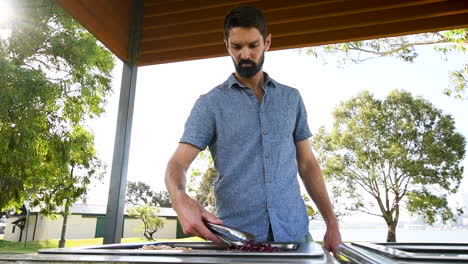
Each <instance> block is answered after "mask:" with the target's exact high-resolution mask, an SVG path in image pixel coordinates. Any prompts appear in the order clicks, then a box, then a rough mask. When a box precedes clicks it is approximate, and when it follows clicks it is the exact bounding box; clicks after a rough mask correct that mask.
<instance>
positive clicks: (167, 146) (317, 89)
mask: <svg viewBox="0 0 468 264" xmlns="http://www.w3.org/2000/svg"><path fill="white" fill-rule="evenodd" d="M273 42H274V36H273ZM417 51H418V53H419V56H418V58H417V59H416V60H415V62H414V63H407V62H403V61H400V60H397V59H392V58H379V59H374V60H369V61H366V62H364V63H362V64H357V65H356V64H349V65H346V66H344V67H343V68H339V67H337V65H336V64H335V63H334V61H335V59H336V58H334V57H333V56H329V57H327V61H328V62H329V63H328V64H327V65H324V64H323V62H322V61H321V60H318V59H315V58H314V57H312V56H309V55H306V54H304V53H300V52H298V50H296V49H293V50H283V51H272V52H267V53H266V55H265V65H264V70H265V71H266V72H268V74H269V75H270V76H271V77H272V78H273V79H275V80H276V81H278V82H280V83H283V84H286V85H289V86H292V87H295V88H297V89H298V90H299V92H300V93H301V95H302V97H303V100H304V103H305V106H306V109H307V113H308V122H309V127H310V129H311V131H312V133H315V132H317V130H318V128H319V127H320V126H325V127H327V128H331V126H332V124H333V117H332V111H333V109H334V107H336V106H337V105H338V104H339V102H340V101H343V100H347V99H350V98H351V97H353V96H356V95H357V94H358V93H359V92H360V91H363V90H368V91H370V92H371V93H372V94H373V95H374V96H375V97H376V98H379V99H384V98H385V97H386V96H387V95H388V94H389V93H390V91H392V90H394V89H402V90H406V91H409V92H411V93H412V94H413V96H421V97H423V98H425V99H427V100H429V101H430V102H432V103H433V104H434V105H435V107H437V108H439V109H441V110H442V112H443V113H444V114H451V115H452V116H453V117H454V119H455V123H456V128H457V131H458V132H460V133H462V134H463V135H464V136H465V137H466V138H467V139H468V119H467V118H466V117H465V116H466V112H467V110H468V101H462V100H456V99H454V98H450V97H447V96H445V95H443V94H442V91H443V90H444V88H445V87H447V85H448V83H449V72H450V71H453V70H456V69H460V68H461V66H462V64H463V63H467V62H468V58H467V57H466V56H462V55H460V54H455V55H452V56H449V57H448V59H447V60H444V59H443V58H442V57H441V55H440V54H438V53H436V52H435V51H433V49H432V48H431V47H419V48H418V49H417ZM121 71H122V64H121V63H120V61H119V62H118V63H117V65H116V67H115V70H114V79H113V87H114V95H113V96H112V97H111V98H110V100H109V103H108V105H107V112H106V113H105V114H104V115H103V116H102V117H101V118H99V119H97V120H93V121H92V122H90V123H89V126H90V128H92V130H93V131H94V134H95V142H96V147H97V150H98V152H99V155H100V157H101V159H102V160H104V162H105V163H107V164H108V175H110V168H111V164H112V150H113V146H114V134H115V126H116V119H117V109H118V95H119V89H120V80H121ZM233 71H234V66H233V64H232V61H231V59H230V58H229V57H220V58H213V59H204V60H195V61H189V62H181V63H170V64H163V65H155V66H145V67H141V68H139V70H138V81H137V88H136V99H135V110H134V119H133V128H132V138H131V146H130V157H129V169H128V180H129V181H143V182H145V183H147V184H149V185H150V186H151V187H152V188H153V189H155V190H164V189H165V186H164V172H165V169H166V164H167V161H168V160H169V158H170V156H171V155H172V153H173V152H174V150H175V148H176V146H177V144H178V140H179V139H180V137H181V135H182V133H183V126H184V123H185V120H186V119H187V117H188V115H189V113H190V110H191V108H192V106H193V104H194V103H195V101H196V99H197V98H198V97H199V96H200V95H201V94H204V93H207V92H208V91H210V90H211V89H212V88H214V87H215V86H217V85H218V84H220V83H222V82H224V81H225V80H226V79H227V78H228V76H229V74H231V73H232V72H233ZM463 164H464V166H465V168H467V169H468V159H465V160H464V163H463ZM467 175H468V173H467V172H466V170H465V178H468V177H466V176H467ZM109 179H110V178H109V176H107V177H106V179H105V181H104V183H102V184H98V185H97V186H96V187H94V188H93V189H92V190H91V191H90V193H89V198H88V203H93V204H105V203H106V201H107V194H108V184H109ZM460 190H461V192H463V191H464V192H468V179H465V180H464V182H463V184H462V187H461V188H460ZM457 199H458V198H457ZM457 199H456V200H457Z"/></svg>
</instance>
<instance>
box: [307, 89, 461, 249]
mask: <svg viewBox="0 0 468 264" xmlns="http://www.w3.org/2000/svg"><path fill="white" fill-rule="evenodd" d="M333 116H334V118H335V122H334V125H333V129H332V131H331V133H327V132H326V131H325V128H324V127H321V128H320V129H319V132H318V133H317V134H316V135H315V137H314V138H313V145H314V148H315V149H316V150H317V152H318V153H319V155H318V157H319V160H320V162H321V164H322V166H323V173H324V175H325V176H326V178H327V179H328V181H329V182H330V183H331V185H332V188H331V190H332V192H333V194H334V196H336V197H341V198H342V199H341V200H343V201H346V202H347V206H348V208H347V209H348V210H352V211H361V212H365V213H368V214H371V215H375V216H380V217H382V218H383V219H384V220H385V222H386V223H387V226H388V233H387V241H389V242H390V241H396V226H397V224H398V220H399V216H400V207H401V206H403V205H404V204H406V207H407V209H408V210H409V211H410V212H411V213H413V214H418V215H420V216H421V217H422V218H423V219H424V220H425V221H426V222H427V223H429V224H433V223H434V222H435V221H442V222H446V221H448V220H450V219H452V218H453V217H454V212H453V210H452V209H451V208H450V207H449V206H448V203H447V196H448V195H450V194H453V193H455V192H457V190H458V188H459V185H460V182H461V180H462V177H463V166H461V162H462V160H463V158H464V155H465V145H466V141H465V138H464V137H463V136H462V135H461V134H460V133H458V132H456V128H455V121H454V120H453V119H452V117H451V116H450V115H444V114H443V113H442V111H441V110H439V109H436V108H435V107H434V106H433V105H432V104H431V103H430V102H428V101H426V100H424V99H422V98H419V97H418V98H414V97H412V95H411V94H410V93H408V92H405V91H397V90H394V91H393V92H391V93H390V94H389V95H388V96H387V98H386V99H385V100H383V101H381V100H378V99H375V98H373V96H372V95H371V94H369V93H368V92H362V93H360V94H359V95H358V96H356V97H354V98H352V99H350V100H348V101H345V102H342V103H341V104H340V105H339V106H338V107H337V108H336V109H335V111H334V112H333Z"/></svg>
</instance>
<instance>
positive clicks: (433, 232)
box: [310, 228, 468, 243]
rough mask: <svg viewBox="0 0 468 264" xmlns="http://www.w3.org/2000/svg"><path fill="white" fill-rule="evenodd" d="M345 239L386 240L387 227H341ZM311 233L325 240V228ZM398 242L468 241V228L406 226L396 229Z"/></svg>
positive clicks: (312, 229) (315, 229) (315, 237)
mask: <svg viewBox="0 0 468 264" xmlns="http://www.w3.org/2000/svg"><path fill="white" fill-rule="evenodd" d="M340 232H341V238H342V239H343V241H373V242H385V241H386V239H387V228H343V229H340ZM310 233H311V234H312V237H313V238H314V239H315V240H323V236H324V234H325V229H323V228H310ZM396 240H397V242H445V243H449V242H453V243H462V242H463V243H468V229H458V230H442V229H432V228H431V229H425V230H411V229H405V228H397V229H396Z"/></svg>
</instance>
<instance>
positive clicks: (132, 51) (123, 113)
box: [103, 0, 143, 244]
mask: <svg viewBox="0 0 468 264" xmlns="http://www.w3.org/2000/svg"><path fill="white" fill-rule="evenodd" d="M142 18H143V0H135V1H134V6H133V14H132V21H131V23H132V24H131V30H130V36H129V58H128V62H124V65H123V72H122V83H121V88H120V99H119V110H118V115H117V127H116V132H115V141H114V155H113V159H112V171H111V180H110V186H109V195H108V199H107V212H106V218H105V225H104V241H103V242H104V244H111V243H120V240H121V238H122V235H123V224H124V213H125V212H124V210H125V192H126V188H127V170H128V158H129V150H130V139H131V132H132V121H133V108H134V103H135V90H136V81H137V72H138V66H137V59H138V54H139V46H140V39H141V28H142Z"/></svg>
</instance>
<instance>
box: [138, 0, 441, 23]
mask: <svg viewBox="0 0 468 264" xmlns="http://www.w3.org/2000/svg"><path fill="white" fill-rule="evenodd" d="M344 1H350V0H317V1H304V0H289V1H288V2H287V3H286V4H285V2H284V1H279V0H271V1H264V0H263V1H260V0H257V1H255V0H249V1H244V2H243V4H244V5H254V6H256V7H258V8H260V9H261V10H262V11H263V12H264V13H266V12H268V11H269V10H277V9H287V8H290V7H292V6H295V7H310V6H319V5H324V4H330V3H340V2H344ZM426 1H427V0H426ZM434 1H436V0H434ZM439 1H441V0H439ZM225 3H226V2H225ZM227 3H230V2H229V1H228V2H227ZM235 6H237V5H236V4H231V3H230V4H229V5H222V6H218V7H214V8H208V9H206V8H204V7H203V6H201V7H200V8H199V9H197V10H194V11H190V12H184V13H180V14H177V15H172V14H170V15H159V16H152V15H151V14H150V13H145V17H144V19H143V25H144V27H145V28H147V29H149V28H160V27H166V26H168V25H177V24H189V23H192V22H200V21H212V20H216V21H221V23H222V21H223V20H224V16H225V15H226V14H227V13H228V12H229V11H230V10H231V9H232V8H233V7H235ZM145 12H150V11H145Z"/></svg>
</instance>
